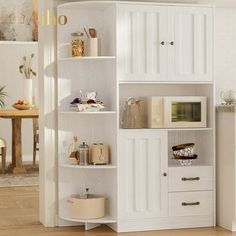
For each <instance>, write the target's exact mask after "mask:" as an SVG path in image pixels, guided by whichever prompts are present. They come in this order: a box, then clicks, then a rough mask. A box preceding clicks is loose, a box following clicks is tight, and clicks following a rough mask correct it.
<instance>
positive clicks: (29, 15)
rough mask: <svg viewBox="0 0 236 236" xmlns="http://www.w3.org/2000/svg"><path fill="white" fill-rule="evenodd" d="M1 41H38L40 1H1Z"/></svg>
mask: <svg viewBox="0 0 236 236" xmlns="http://www.w3.org/2000/svg"><path fill="white" fill-rule="evenodd" d="M0 6H1V7H0V41H38V0H0Z"/></svg>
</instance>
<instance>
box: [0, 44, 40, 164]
mask: <svg viewBox="0 0 236 236" xmlns="http://www.w3.org/2000/svg"><path fill="white" fill-rule="evenodd" d="M31 53H35V55H36V57H35V59H34V61H33V68H34V69H35V71H37V69H38V58H37V55H38V45H37V44H27V45H24V44H5V43H0V86H2V85H6V92H7V94H8V97H7V99H6V102H7V107H8V108H11V105H12V104H13V103H14V101H16V100H18V99H20V98H21V96H22V87H23V85H22V77H21V74H20V73H19V70H18V67H19V64H20V63H21V58H22V57H23V56H24V55H30V54H31ZM34 84H35V86H36V87H37V79H35V80H34ZM32 135H33V133H32V120H23V122H22V146H23V161H32V160H33V157H32V154H33V151H32V150H33V149H32V147H33V144H32ZM0 137H2V138H4V139H6V141H7V156H8V161H10V160H11V159H10V157H11V120H9V119H2V118H0Z"/></svg>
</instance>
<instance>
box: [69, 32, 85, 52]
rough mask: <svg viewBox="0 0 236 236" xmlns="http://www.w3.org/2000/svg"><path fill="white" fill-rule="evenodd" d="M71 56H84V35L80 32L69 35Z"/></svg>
mask: <svg viewBox="0 0 236 236" xmlns="http://www.w3.org/2000/svg"><path fill="white" fill-rule="evenodd" d="M71 56H72V57H83V56H84V35H83V33H81V32H75V33H72V34H71Z"/></svg>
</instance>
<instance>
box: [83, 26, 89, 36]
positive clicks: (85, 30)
mask: <svg viewBox="0 0 236 236" xmlns="http://www.w3.org/2000/svg"><path fill="white" fill-rule="evenodd" d="M84 32H85V34H86V36H87V37H88V38H90V36H89V34H88V32H87V29H86V28H85V27H84Z"/></svg>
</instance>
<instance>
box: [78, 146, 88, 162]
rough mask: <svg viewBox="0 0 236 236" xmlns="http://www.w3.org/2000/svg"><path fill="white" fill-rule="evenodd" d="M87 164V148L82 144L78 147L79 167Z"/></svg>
mask: <svg viewBox="0 0 236 236" xmlns="http://www.w3.org/2000/svg"><path fill="white" fill-rule="evenodd" d="M88 164H89V146H88V145H87V144H86V143H85V142H83V143H82V144H81V145H80V146H79V165H82V166H86V165H88Z"/></svg>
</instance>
